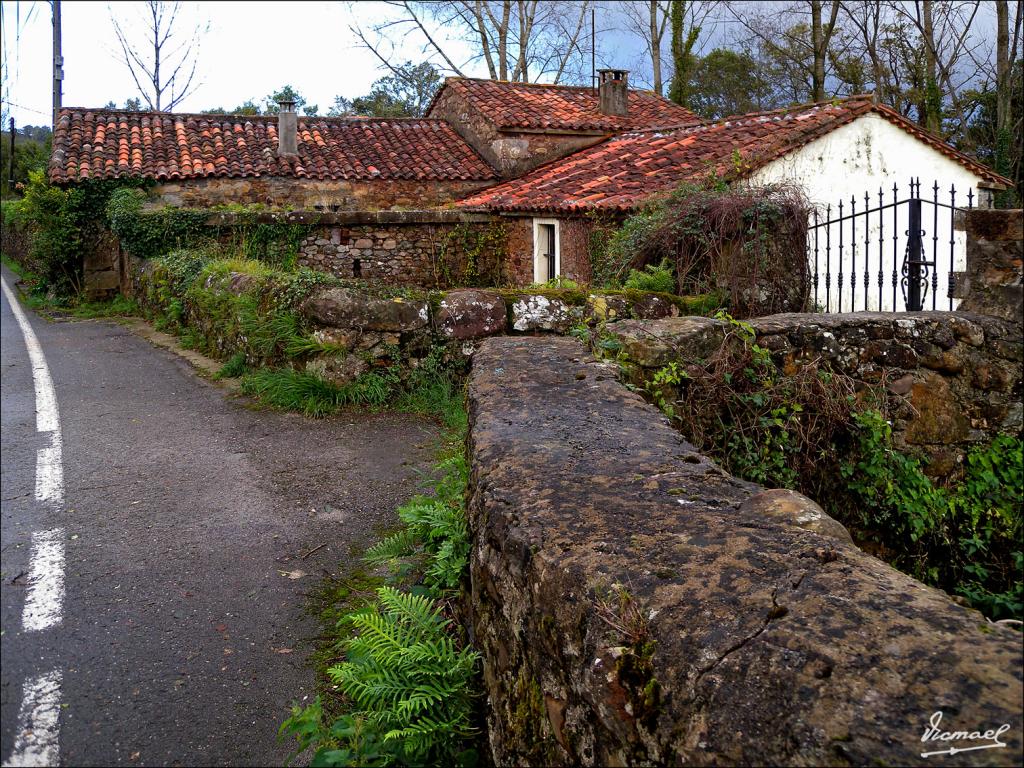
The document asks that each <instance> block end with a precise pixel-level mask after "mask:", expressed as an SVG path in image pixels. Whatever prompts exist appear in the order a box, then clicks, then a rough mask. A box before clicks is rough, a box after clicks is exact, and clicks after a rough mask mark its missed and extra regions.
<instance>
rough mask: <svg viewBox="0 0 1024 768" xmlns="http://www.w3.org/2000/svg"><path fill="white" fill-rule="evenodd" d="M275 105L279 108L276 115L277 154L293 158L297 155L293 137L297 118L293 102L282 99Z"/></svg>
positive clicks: (296, 140) (295, 141)
mask: <svg viewBox="0 0 1024 768" xmlns="http://www.w3.org/2000/svg"><path fill="white" fill-rule="evenodd" d="M277 104H278V106H279V107H280V108H281V109H280V111H279V112H278V113H277V154H278V155H279V156H284V155H291V156H295V155H297V154H299V142H298V139H297V138H296V135H295V134H296V132H297V130H298V122H299V117H298V115H296V114H295V102H294V101H291V100H290V99H282V100H281V101H279V102H277Z"/></svg>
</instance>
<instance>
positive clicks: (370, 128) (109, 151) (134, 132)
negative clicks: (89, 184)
mask: <svg viewBox="0 0 1024 768" xmlns="http://www.w3.org/2000/svg"><path fill="white" fill-rule="evenodd" d="M276 123H277V117H276V116H267V115H264V116H248V115H199V114H195V115H193V114H172V113H159V112H119V111H112V110H95V109H82V108H77V107H76V108H70V109H63V110H61V113H60V119H59V121H58V123H57V130H56V131H55V132H54V136H53V154H52V156H51V158H50V166H49V175H50V180H51V181H53V182H55V183H64V182H72V181H77V180H79V179H84V178H112V177H117V176H128V175H141V176H146V177H150V178H155V179H157V180H164V179H189V178H208V177H224V176H228V177H245V176H295V177H299V178H312V179H429V180H438V181H443V180H481V181H482V180H488V179H494V178H496V174H495V172H494V170H493V169H492V168H491V167H490V166H489V165H488V164H487V163H486V162H485V161H484V160H483V159H482V158H481V157H480V156H479V155H478V154H477V153H476V152H475V151H474V150H473V149H472V148H471V147H470V146H469V145H468V144H467V143H466V142H465V141H464V140H463V139H462V138H461V137H460V136H459V135H458V134H457V133H456V132H455V131H454V130H453V129H452V127H451V126H450V125H448V123H446V122H444V121H442V120H426V119H424V120H417V119H390V120H383V119H381V120H376V119H362V118H323V117H314V118H304V117H300V118H299V120H298V141H299V161H298V162H290V161H289V159H288V158H279V157H278V156H277V125H276Z"/></svg>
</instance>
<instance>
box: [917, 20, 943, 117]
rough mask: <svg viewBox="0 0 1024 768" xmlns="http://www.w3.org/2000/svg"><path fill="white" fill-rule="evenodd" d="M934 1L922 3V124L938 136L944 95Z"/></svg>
mask: <svg viewBox="0 0 1024 768" xmlns="http://www.w3.org/2000/svg"><path fill="white" fill-rule="evenodd" d="M933 5H934V3H933V0H923V2H922V3H921V16H922V19H921V22H922V26H923V30H924V77H925V81H924V87H925V98H924V102H925V114H924V120H923V121H922V124H923V125H924V127H925V129H926V130H928V131H931V132H932V133H934V134H936V135H938V134H939V132H940V131H941V130H942V94H941V93H939V80H938V75H937V73H936V68H937V65H936V61H935V28H934V25H933V23H932V10H933Z"/></svg>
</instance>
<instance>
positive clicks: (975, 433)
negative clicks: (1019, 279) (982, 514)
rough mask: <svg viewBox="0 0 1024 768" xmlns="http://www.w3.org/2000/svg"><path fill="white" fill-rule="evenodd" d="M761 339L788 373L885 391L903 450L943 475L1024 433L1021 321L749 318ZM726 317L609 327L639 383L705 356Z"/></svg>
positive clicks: (942, 315)
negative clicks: (829, 376)
mask: <svg viewBox="0 0 1024 768" xmlns="http://www.w3.org/2000/svg"><path fill="white" fill-rule="evenodd" d="M749 322H750V325H751V326H752V327H753V329H754V331H755V332H756V334H757V343H758V344H759V345H761V346H762V347H765V348H767V349H768V350H770V351H771V353H772V358H773V359H774V361H775V362H776V364H777V365H779V367H780V368H781V369H782V370H783V371H787V372H791V371H793V370H794V369H795V368H796V367H798V366H801V365H806V364H808V363H816V364H821V365H822V366H823V367H825V368H828V369H832V370H835V371H840V372H842V373H844V374H847V375H849V376H851V377H852V378H853V379H854V380H855V382H856V383H857V385H858V387H859V388H860V390H861V392H862V393H864V394H867V392H868V390H871V391H872V392H876V393H878V394H880V395H882V396H883V397H884V399H885V404H886V410H887V415H888V416H889V417H890V418H891V420H892V424H893V439H894V442H895V444H896V446H897V447H898V448H901V449H911V450H912V451H914V452H917V453H920V454H922V455H923V457H924V458H925V459H926V462H927V463H926V467H925V469H926V471H927V472H928V473H929V474H931V475H932V476H934V477H948V476H950V475H952V474H955V473H956V472H957V470H958V468H959V467H960V465H961V464H962V462H963V459H964V456H965V454H966V452H967V451H968V450H969V449H970V447H971V446H972V445H974V444H977V443H981V442H985V441H988V440H991V439H992V437H994V436H995V435H996V434H998V433H999V432H1009V433H1019V432H1020V429H1021V419H1022V406H1021V400H1022V360H1024V348H1022V338H1021V328H1020V326H1019V325H1016V324H1014V323H1011V322H1008V321H1006V320H1001V319H999V318H995V317H989V316H985V315H976V314H970V313H960V312H913V313H901V314H892V313H876V312H858V313H851V314H833V315H826V314H782V315H771V316H769V317H762V318H756V319H753V320H750V321H749ZM725 328H726V326H725V324H724V323H722V322H721V321H717V320H711V319H709V318H670V319H664V320H657V321H653V322H633V321H626V322H623V323H619V324H617V325H615V326H610V327H609V329H608V330H609V332H610V333H611V334H612V335H614V336H615V337H617V338H618V339H619V341H620V342H621V343H622V345H623V347H622V359H623V362H624V363H626V365H627V369H628V375H629V376H630V377H631V380H632V381H633V383H635V384H641V385H642V384H643V383H644V382H646V381H649V380H650V378H651V377H652V376H653V375H654V372H655V371H656V370H657V369H658V368H660V367H662V366H664V365H667V364H668V363H670V362H678V363H682V364H685V363H687V362H691V361H694V360H697V359H703V358H706V357H707V356H708V355H709V354H711V352H713V351H714V350H716V349H717V348H718V346H719V345H720V344H721V342H722V338H723V337H724V333H725Z"/></svg>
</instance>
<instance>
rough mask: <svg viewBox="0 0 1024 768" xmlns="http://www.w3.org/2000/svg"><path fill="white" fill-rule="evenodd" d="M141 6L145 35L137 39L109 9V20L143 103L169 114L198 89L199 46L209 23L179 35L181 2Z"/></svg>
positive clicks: (157, 0)
mask: <svg viewBox="0 0 1024 768" xmlns="http://www.w3.org/2000/svg"><path fill="white" fill-rule="evenodd" d="M140 5H141V8H142V14H141V15H142V19H143V22H142V23H143V25H144V35H142V36H140V37H139V38H138V39H137V40H136V39H135V38H134V37H133V36H132V35H131V30H130V29H129V28H126V27H125V26H124V24H123V23H122V21H120V20H118V18H117V17H116V16H115V15H114V10H113V8H110V7H109V6H108V10H109V12H110V21H111V22H112V23H113V25H114V34H115V35H117V41H118V43H119V44H120V46H121V59H122V61H123V62H124V64H125V66H126V67H128V71H130V72H131V73H132V79H133V80H134V81H135V86H136V88H138V89H139V95H140V96H141V98H142V100H143V101H144V102H145V103H146V106H147V107H148V108H149V109H151V110H154V111H156V112H170V111H171V110H173V109H174V108H175V107H176V106H177V105H178V104H179V103H181V101H182V99H184V98H185V97H186V96H188V95H189V94H190V93H192V92H194V91H195V90H196V88H198V87H199V83H198V82H196V80H195V75H196V68H197V66H198V64H199V44H200V41H201V39H202V36H203V35H204V34H205V33H206V32H208V31H209V24H206V25H204V24H201V23H200V24H197V25H196V26H195V28H194V29H192V30H191V31H190V32H189V33H187V34H182V32H183V30H182V29H181V25H180V23H179V22H180V19H179V16H178V14H179V12H180V11H181V3H180V2H173V3H168V2H164V0H145V2H143V3H141V4H140ZM125 7H127V6H126V5H119V6H118V8H125Z"/></svg>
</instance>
